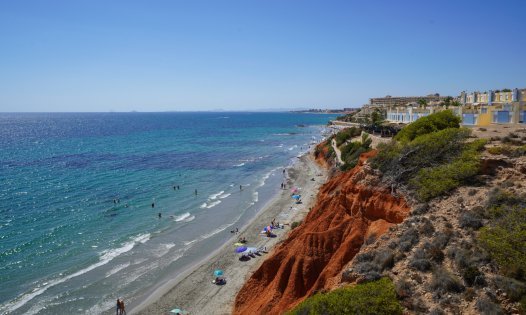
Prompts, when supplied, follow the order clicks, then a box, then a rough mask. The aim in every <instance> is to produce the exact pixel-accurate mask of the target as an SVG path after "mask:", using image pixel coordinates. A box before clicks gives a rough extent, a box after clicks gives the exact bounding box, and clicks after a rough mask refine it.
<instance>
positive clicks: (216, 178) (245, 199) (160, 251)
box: [0, 112, 334, 314]
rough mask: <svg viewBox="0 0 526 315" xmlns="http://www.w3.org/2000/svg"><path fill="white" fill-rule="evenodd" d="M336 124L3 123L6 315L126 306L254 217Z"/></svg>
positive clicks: (1, 259)
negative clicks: (284, 174)
mask: <svg viewBox="0 0 526 315" xmlns="http://www.w3.org/2000/svg"><path fill="white" fill-rule="evenodd" d="M332 118H334V116H330V115H311V114H293V113H226V112H224V113H79V114H74V113H64V114H59V113H34V114H0V283H1V286H0V313H14V314H66V313H69V314H72V313H100V312H103V311H106V310H108V309H110V308H112V307H113V303H114V300H115V299H116V298H117V297H119V296H126V297H127V300H128V301H130V300H131V301H132V302H133V299H134V297H137V296H139V295H140V294H142V293H143V292H144V291H145V290H147V289H148V288H150V287H153V286H155V285H156V284H158V283H159V282H160V281H162V280H161V279H162V278H163V277H165V276H166V275H173V274H176V273H177V272H178V271H179V270H182V269H183V268H185V267H188V266H190V265H191V264H192V263H195V262H196V261H197V260H199V259H202V257H203V256H204V255H206V253H207V252H210V251H212V250H213V249H214V248H216V247H217V246H219V245H220V244H221V243H224V242H225V240H227V239H228V238H229V237H230V233H229V229H231V228H232V227H234V226H236V227H237V226H242V225H243V224H244V223H246V222H247V221H248V220H249V219H250V218H251V217H253V216H254V215H255V213H256V212H257V211H258V209H260V208H261V206H262V204H264V203H265V201H266V200H268V199H269V198H270V197H271V196H272V195H273V194H275V193H276V192H277V191H278V190H279V180H280V179H279V176H276V174H277V173H279V172H280V170H281V169H282V168H283V167H284V166H288V165H290V163H291V162H292V161H293V160H294V159H295V157H296V156H297V155H298V154H300V153H301V152H304V151H306V150H307V148H308V145H309V143H311V142H312V141H313V140H319V139H320V137H321V135H320V131H321V129H322V128H323V126H324V125H325V124H326V123H327V121H328V120H330V119H332ZM278 175H279V174H278ZM239 185H243V187H244V189H243V191H242V192H240V191H239ZM173 186H179V188H180V189H176V190H174V188H173ZM196 189H197V190H198V194H197V196H196V195H195V190H196ZM152 203H154V204H155V208H152V206H151V205H152ZM159 212H161V213H162V218H161V219H159V218H158V213H159Z"/></svg>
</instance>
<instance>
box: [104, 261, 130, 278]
mask: <svg viewBox="0 0 526 315" xmlns="http://www.w3.org/2000/svg"><path fill="white" fill-rule="evenodd" d="M129 265H130V263H129V262H127V263H125V264H120V265H117V266H115V267H114V268H113V269H111V270H110V271H108V272H106V278H107V277H109V276H111V275H113V274H116V273H117V272H119V271H121V270H122V269H124V268H126V267H128V266H129Z"/></svg>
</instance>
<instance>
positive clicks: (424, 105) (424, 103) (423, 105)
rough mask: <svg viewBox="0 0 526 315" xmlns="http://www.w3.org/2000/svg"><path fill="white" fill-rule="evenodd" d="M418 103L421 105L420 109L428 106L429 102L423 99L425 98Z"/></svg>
mask: <svg viewBox="0 0 526 315" xmlns="http://www.w3.org/2000/svg"><path fill="white" fill-rule="evenodd" d="M417 103H418V105H420V106H419V108H422V107H426V106H427V101H426V100H425V99H423V98H421V99H419V100H418V102H417Z"/></svg>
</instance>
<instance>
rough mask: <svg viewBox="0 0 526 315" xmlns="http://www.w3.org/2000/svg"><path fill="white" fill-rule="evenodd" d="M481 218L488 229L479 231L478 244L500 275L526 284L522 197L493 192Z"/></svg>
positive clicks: (525, 224)
mask: <svg viewBox="0 0 526 315" xmlns="http://www.w3.org/2000/svg"><path fill="white" fill-rule="evenodd" d="M484 215H485V216H486V217H487V218H488V221H489V223H488V226H485V227H483V228H482V229H481V231H480V234H479V241H480V243H481V245H482V246H483V247H484V248H485V249H486V250H487V251H488V253H489V254H490V256H491V258H492V259H493V260H494V261H495V262H496V263H497V264H498V265H499V267H500V270H501V272H502V274H504V275H505V276H508V277H511V278H515V279H516V280H520V281H525V280H526V196H524V195H515V194H513V193H510V192H507V191H504V190H500V189H499V190H496V191H495V192H494V193H493V194H492V196H491V198H490V200H489V202H488V207H487V209H486V212H485V213H484Z"/></svg>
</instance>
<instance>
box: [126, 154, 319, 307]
mask: <svg viewBox="0 0 526 315" xmlns="http://www.w3.org/2000/svg"><path fill="white" fill-rule="evenodd" d="M313 150H314V148H313V149H312V150H310V151H309V152H308V153H306V154H304V155H302V156H301V157H300V158H299V159H298V160H297V161H295V163H294V164H293V165H292V166H290V167H287V177H286V182H287V189H285V190H282V191H281V192H280V193H278V194H276V195H275V196H274V197H273V198H271V199H270V200H269V201H268V202H267V203H265V205H264V206H263V207H262V209H261V210H260V211H259V212H258V213H257V214H256V216H255V217H254V218H252V219H251V220H250V221H248V222H247V223H246V224H245V225H244V226H243V227H242V228H241V229H240V231H239V233H238V234H236V235H234V236H233V237H232V238H230V239H229V240H228V241H227V242H225V244H224V245H222V246H221V247H219V248H218V249H216V250H214V251H213V252H211V253H210V254H209V255H207V256H206V257H205V258H203V259H202V260H201V261H199V262H198V263H196V264H195V265H194V266H192V267H190V268H188V269H186V270H185V271H183V272H182V273H181V274H180V275H178V276H177V277H175V278H173V279H171V280H168V281H167V282H166V283H164V284H162V285H161V286H159V287H157V288H156V289H154V290H153V291H152V292H151V293H150V294H149V295H148V296H147V297H146V298H145V299H144V300H142V301H140V302H139V303H138V305H136V306H135V307H133V308H131V309H130V312H129V313H130V314H166V313H167V312H168V311H170V310H171V309H173V308H180V309H183V310H186V311H189V312H190V313H191V314H230V313H231V311H232V308H233V304H234V301H235V297H236V295H237V293H238V291H239V290H240V289H241V287H242V286H243V284H244V283H245V280H246V279H247V278H248V277H249V275H250V274H251V273H252V272H253V271H254V270H256V269H257V268H258V267H259V265H260V264H261V263H262V262H263V261H264V260H265V256H266V255H267V253H261V254H260V255H256V256H255V258H251V259H250V260H248V261H240V260H239V254H236V253H234V249H235V246H234V245H233V244H234V243H235V242H236V241H237V239H238V238H239V237H245V238H246V239H247V241H248V243H247V246H252V247H258V248H259V247H266V248H267V251H268V252H270V251H272V250H273V248H274V247H275V245H276V244H277V243H278V242H281V241H283V240H284V239H286V237H287V236H288V234H289V232H290V230H291V229H290V224H291V223H292V222H294V221H299V220H302V219H303V217H304V216H305V215H306V214H307V213H308V211H309V207H312V205H313V203H314V202H315V198H316V195H317V192H318V190H319V187H320V186H321V185H322V184H323V183H325V181H326V180H327V170H325V169H323V168H322V167H321V166H319V165H318V164H317V163H316V161H314V159H313V155H312V153H313ZM320 175H321V176H320ZM311 178H314V181H312V180H311ZM291 187H299V188H301V191H300V193H301V195H302V202H303V203H302V204H295V203H294V200H293V199H291V198H290V189H291ZM273 219H276V222H280V223H285V224H288V225H285V228H284V229H277V230H275V234H276V237H273V238H268V237H266V236H264V235H262V234H260V233H259V232H260V231H261V230H262V229H263V227H265V226H267V225H269V224H270V221H272V220H273ZM283 220H284V221H283ZM215 269H222V270H223V271H224V272H225V275H224V277H225V278H226V280H227V284H226V285H223V286H217V285H214V284H212V283H211V281H212V280H213V271H214V270H215Z"/></svg>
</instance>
